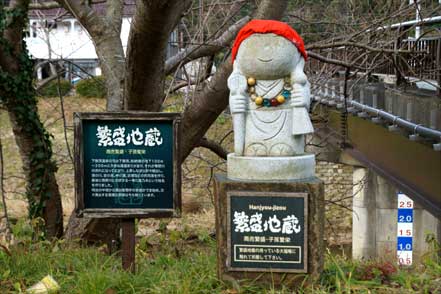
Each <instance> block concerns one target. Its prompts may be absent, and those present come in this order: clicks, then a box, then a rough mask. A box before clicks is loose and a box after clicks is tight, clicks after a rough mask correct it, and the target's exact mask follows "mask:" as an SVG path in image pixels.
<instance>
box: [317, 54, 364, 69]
mask: <svg viewBox="0 0 441 294" xmlns="http://www.w3.org/2000/svg"><path fill="white" fill-rule="evenodd" d="M308 56H309V57H311V58H314V59H317V60H320V61H322V62H325V63H330V64H335V65H339V66H343V67H347V68H356V69H360V70H364V68H362V67H359V66H357V65H355V64H352V63H348V62H344V61H341V60H338V59H333V58H327V57H324V56H323V55H320V54H318V53H315V52H312V51H308Z"/></svg>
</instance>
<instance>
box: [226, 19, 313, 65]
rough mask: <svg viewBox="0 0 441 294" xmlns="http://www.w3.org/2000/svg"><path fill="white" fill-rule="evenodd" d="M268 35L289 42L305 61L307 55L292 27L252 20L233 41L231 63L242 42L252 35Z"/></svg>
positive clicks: (281, 23) (267, 21)
mask: <svg viewBox="0 0 441 294" xmlns="http://www.w3.org/2000/svg"><path fill="white" fill-rule="evenodd" d="M269 33H273V34H276V35H279V36H282V37H284V38H286V39H287V40H289V41H291V42H292V43H293V44H294V45H295V46H296V47H297V49H298V50H299V51H300V54H302V56H303V58H304V59H305V61H306V59H307V58H308V55H307V54H306V50H305V45H304V44H303V39H302V37H300V36H299V34H297V32H296V31H295V30H294V29H293V28H292V27H290V26H289V25H288V24H286V23H284V22H280V21H276V20H263V19H254V20H252V21H250V22H248V23H247V24H246V25H245V26H244V27H243V28H242V29H241V30H240V31H239V33H238V34H237V37H236V40H234V44H233V49H232V51H231V55H232V62H234V59H236V55H237V51H239V46H240V44H241V43H242V41H243V40H245V39H246V38H248V37H249V36H251V35H253V34H269Z"/></svg>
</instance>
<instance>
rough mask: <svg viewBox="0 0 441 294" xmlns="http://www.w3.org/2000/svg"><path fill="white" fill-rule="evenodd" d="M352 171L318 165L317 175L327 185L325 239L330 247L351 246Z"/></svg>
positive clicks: (343, 166) (327, 163)
mask: <svg viewBox="0 0 441 294" xmlns="http://www.w3.org/2000/svg"><path fill="white" fill-rule="evenodd" d="M352 171H353V168H352V166H349V165H345V164H339V163H333V162H326V161H318V162H317V165H316V175H317V177H319V178H320V179H322V180H323V181H324V183H325V201H326V205H325V208H326V215H325V216H326V222H325V239H326V242H327V244H328V245H330V246H332V245H350V244H351V240H352V237H351V234H352V225H351V223H352V213H351V211H350V208H351V207H352ZM344 207H347V208H344Z"/></svg>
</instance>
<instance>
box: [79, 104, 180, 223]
mask: <svg viewBox="0 0 441 294" xmlns="http://www.w3.org/2000/svg"><path fill="white" fill-rule="evenodd" d="M74 122H75V155H76V157H75V169H76V185H75V186H76V197H77V213H78V215H80V216H81V215H86V216H90V217H160V216H164V217H170V216H177V215H179V210H180V190H181V189H180V167H179V162H178V160H179V154H178V152H179V148H178V142H179V133H180V132H179V124H180V116H179V114H176V113H141V112H133V113H130V112H124V113H113V112H112V113H75V116H74Z"/></svg>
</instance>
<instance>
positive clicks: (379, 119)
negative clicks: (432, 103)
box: [312, 84, 441, 151]
mask: <svg viewBox="0 0 441 294" xmlns="http://www.w3.org/2000/svg"><path fill="white" fill-rule="evenodd" d="M342 93H343V91H341V90H340V91H339V92H337V91H336V86H335V85H332V86H328V84H325V85H322V86H321V87H319V90H318V91H316V92H314V91H313V92H312V99H313V101H316V102H318V103H321V104H325V105H328V106H334V107H336V108H337V109H343V108H344V107H345V99H344V96H343V95H342ZM362 93H363V92H361V93H360V96H361V97H360V100H361V101H363V100H364V99H363V97H362V96H364V95H363V94H362ZM372 101H373V103H372V104H373V105H372V106H369V105H366V104H364V103H361V102H357V101H355V100H353V99H352V96H349V97H348V99H347V100H346V107H347V111H348V112H350V113H354V114H356V115H357V116H359V117H361V118H366V119H371V120H372V122H373V123H377V124H379V123H392V124H391V125H389V126H388V129H389V130H390V131H395V130H397V129H399V128H402V129H405V130H407V131H409V132H411V134H410V135H409V139H410V140H412V141H416V140H418V138H419V137H420V136H421V137H423V138H428V139H432V140H434V141H435V142H437V143H434V144H433V149H434V150H435V151H441V131H439V130H435V129H432V128H428V127H425V126H422V125H421V124H416V123H413V122H411V121H408V120H406V119H403V118H401V117H399V116H397V115H394V114H392V113H389V112H387V111H384V110H382V109H379V108H377V99H376V95H375V94H374V97H373V99H372Z"/></svg>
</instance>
